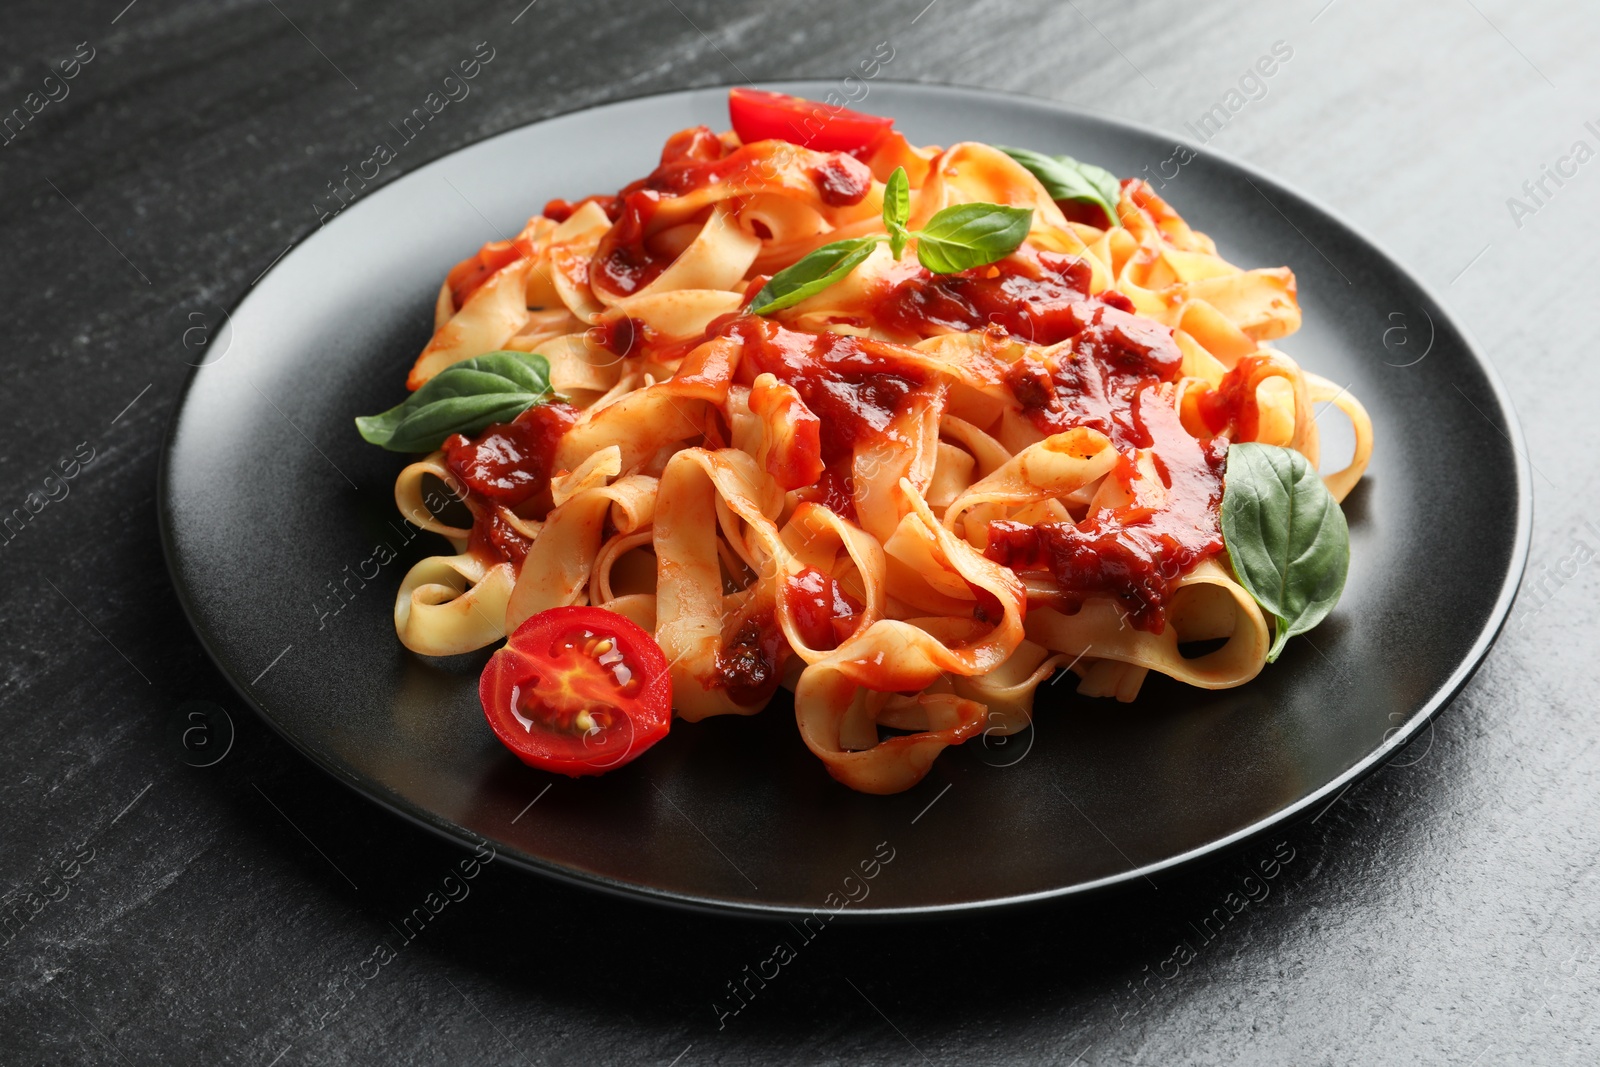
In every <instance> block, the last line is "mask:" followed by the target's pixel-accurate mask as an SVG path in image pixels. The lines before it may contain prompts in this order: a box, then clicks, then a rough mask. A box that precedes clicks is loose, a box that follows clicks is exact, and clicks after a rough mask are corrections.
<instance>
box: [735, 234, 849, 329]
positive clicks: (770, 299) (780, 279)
mask: <svg viewBox="0 0 1600 1067" xmlns="http://www.w3.org/2000/svg"><path fill="white" fill-rule="evenodd" d="M880 240H881V238H879V237H856V238H853V239H851V240H848V241H835V242H833V244H831V245H823V246H822V247H821V248H819V249H817V250H816V251H815V252H813V253H811V254H810V255H809V256H806V257H805V258H804V259H802V260H800V262H798V263H796V264H795V265H794V266H792V267H788V268H786V269H784V270H780V271H779V272H778V273H776V274H774V275H773V276H772V277H771V278H770V279H769V280H768V281H767V284H766V285H763V286H762V287H761V292H759V293H757V294H756V298H755V299H754V300H752V301H751V302H750V312H751V313H752V314H755V315H766V314H769V313H771V312H774V311H781V310H782V309H783V308H786V307H792V306H793V305H795V304H798V303H800V301H802V300H804V299H805V298H806V297H808V296H815V295H816V294H817V293H820V292H822V290H824V289H826V288H827V287H828V286H830V285H832V284H833V283H835V282H837V281H842V280H843V279H844V276H845V275H847V274H849V273H850V272H851V271H853V270H855V269H856V267H858V266H860V265H861V262H862V260H864V259H866V258H867V257H868V256H870V255H872V250H873V249H874V248H876V247H877V246H878V242H879V241H880Z"/></svg>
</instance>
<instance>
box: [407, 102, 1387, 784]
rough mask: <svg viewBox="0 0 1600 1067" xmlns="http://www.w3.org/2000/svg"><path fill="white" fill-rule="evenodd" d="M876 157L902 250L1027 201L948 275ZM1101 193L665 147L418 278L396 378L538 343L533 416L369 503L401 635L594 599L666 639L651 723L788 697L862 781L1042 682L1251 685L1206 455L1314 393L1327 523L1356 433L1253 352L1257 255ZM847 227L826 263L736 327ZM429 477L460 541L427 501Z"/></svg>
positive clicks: (845, 774) (1259, 639)
mask: <svg viewBox="0 0 1600 1067" xmlns="http://www.w3.org/2000/svg"><path fill="white" fill-rule="evenodd" d="M865 118H871V117H870V116H866V117H865ZM874 121H882V122H885V123H886V122H887V120H874ZM802 140H803V139H802ZM814 141H815V139H813V142H814ZM897 171H903V173H904V180H905V195H906V197H907V204H908V217H907V221H906V224H905V227H906V230H907V232H910V233H912V234H913V235H915V234H916V233H919V232H928V231H926V230H924V229H922V228H925V227H928V225H929V223H930V221H931V220H935V219H936V217H938V216H939V213H940V212H941V211H947V209H950V208H952V207H955V206H961V205H979V204H984V205H1003V206H1006V207H1009V208H1013V209H1025V210H1026V211H1028V212H1031V215H1030V216H1029V218H1028V220H1027V222H1026V224H1025V225H1026V238H1025V239H1024V240H1022V242H1021V243H1020V244H1019V245H1018V246H1017V247H1015V249H1014V250H1013V251H1011V252H1010V253H1009V254H1007V255H1005V256H1003V257H1002V258H999V259H998V260H996V261H994V262H992V263H989V264H987V265H983V266H978V267H973V268H970V269H965V270H961V271H955V272H948V273H936V272H933V271H930V270H929V269H928V268H927V267H925V266H924V265H923V264H922V263H921V262H919V258H918V255H919V254H918V253H917V252H915V251H914V250H913V249H912V248H910V247H903V248H900V249H899V254H898V255H896V248H895V246H894V244H893V242H891V241H889V240H886V239H885V238H889V237H892V236H893V231H892V228H891V227H889V226H888V224H886V222H885V196H886V193H887V194H888V195H889V196H890V198H891V204H890V209H891V210H892V209H893V207H894V205H893V203H892V201H893V198H894V197H895V196H896V195H898V194H897V193H896V191H895V190H894V189H891V188H890V187H889V185H888V183H889V182H890V181H891V178H892V177H893V176H894V175H895V174H896V172H897ZM1115 193H1116V197H1115V202H1114V205H1112V206H1113V207H1114V210H1115V213H1116V218H1115V219H1114V220H1113V219H1111V218H1109V217H1108V216H1107V215H1106V214H1105V213H1104V212H1103V211H1098V212H1097V211H1094V210H1092V209H1091V208H1089V207H1088V206H1087V205H1085V204H1084V203H1082V202H1077V201H1070V200H1057V199H1054V198H1053V197H1052V191H1051V190H1047V188H1046V187H1045V185H1044V184H1042V183H1041V180H1040V178H1039V177H1038V176H1036V174H1035V173H1034V172H1033V171H1032V170H1030V169H1029V168H1028V167H1026V166H1024V165H1023V164H1022V163H1019V162H1018V161H1017V159H1015V158H1013V156H1012V155H1008V154H1007V153H1006V152H1003V151H1001V150H998V149H996V148H994V147H991V146H989V145H986V144H981V143H976V142H964V143H959V144H954V145H952V146H950V147H948V148H936V147H917V146H913V145H911V144H910V143H909V142H908V141H907V140H906V139H905V137H904V136H903V135H901V134H900V133H899V132H898V131H895V130H893V129H888V128H885V129H883V130H880V131H879V132H878V133H877V135H876V136H875V138H874V139H873V140H872V141H870V142H869V143H867V144H864V145H862V146H860V147H858V148H857V149H856V150H855V151H853V152H847V151H838V150H831V151H830V150H826V149H825V148H819V147H814V146H813V147H807V145H806V144H804V143H794V142H793V141H786V140H779V139H775V138H768V139H763V140H755V141H750V142H748V143H747V142H746V141H743V140H741V138H740V136H739V135H738V134H737V133H735V132H728V133H723V134H720V135H719V134H715V133H713V132H712V131H711V130H709V129H707V128H705V127H697V128H694V129H689V130H684V131H681V132H679V133H676V134H674V135H673V136H672V137H671V138H669V139H668V141H667V142H666V147H665V149H664V150H663V153H662V156H661V163H660V165H659V167H658V168H657V169H656V170H655V171H654V172H653V173H651V174H650V175H649V176H648V177H647V178H645V179H643V180H642V181H639V182H635V183H633V184H632V185H630V186H628V187H627V188H625V189H624V190H622V192H621V193H620V194H618V195H617V196H597V197H590V198H588V199H586V200H583V201H579V202H578V203H576V204H571V203H567V202H565V201H552V202H551V204H549V205H547V207H546V209H545V210H544V212H543V213H542V214H540V215H538V216H536V217H534V218H533V219H531V220H530V221H529V223H528V225H527V226H526V228H524V229H523V230H522V232H521V233H519V234H518V235H517V236H516V237H515V238H514V239H513V240H510V241H499V242H494V243H491V244H489V245H487V246H485V247H484V248H483V249H482V250H480V252H478V253H477V254H476V255H474V256H472V257H469V258H468V259H467V260H465V261H463V263H461V264H459V265H457V267H456V268H455V269H453V270H452V271H451V272H450V274H449V277H448V279H447V280H446V281H445V283H444V284H443V285H442V286H441V288H440V291H439V295H438V300H437V303H436V307H435V327H436V328H435V333H434V336H433V338H432V340H430V341H429V343H428V344H427V346H426V347H425V348H424V350H423V351H422V353H421V355H420V356H419V357H418V358H417V360H416V363H415V365H414V366H413V367H412V369H411V372H410V377H409V379H408V385H409V386H410V388H412V389H417V388H419V387H421V386H423V385H425V384H426V383H427V382H429V381H430V380H432V379H433V378H435V377H436V376H437V375H439V374H440V373H441V372H443V371H444V370H446V369H447V368H449V367H451V366H453V365H456V364H458V363H460V362H461V361H464V360H467V359H471V358H473V357H480V356H483V355H485V354H487V353H492V352H504V351H509V352H518V353H537V354H538V355H540V356H542V357H544V359H545V360H546V361H547V363H548V368H549V379H550V385H551V387H552V388H553V390H554V391H555V393H556V394H558V395H559V397H560V399H558V400H552V401H550V402H547V403H542V404H538V405H535V406H532V407H529V408H528V409H527V410H526V411H525V412H523V414H521V415H519V416H516V417H515V418H514V419H507V420H505V421H501V422H496V423H494V424H492V425H489V426H487V427H485V428H483V429H481V430H480V431H478V432H475V433H469V434H458V435H455V436H452V437H450V438H449V439H448V440H446V441H445V442H444V444H443V445H442V446H441V447H440V448H438V449H437V450H435V451H433V452H432V453H431V454H429V455H427V456H426V457H425V458H422V459H419V460H417V461H416V462H413V463H411V464H410V465H409V466H407V467H406V468H405V469H404V470H403V471H402V472H401V474H400V476H399V479H398V481H397V483H396V488H395V496H396V501H397V503H398V505H399V507H400V510H401V512H402V513H403V514H405V515H407V516H410V517H413V521H417V522H418V524H419V525H420V526H421V527H422V528H423V529H426V530H428V531H431V532H433V533H435V534H438V535H440V536H441V537H443V538H445V539H447V540H448V541H449V542H450V543H451V545H452V546H453V550H452V552H451V553H449V554H446V555H440V556H435V557H431V558H428V559H425V560H423V561H422V562H420V563H418V564H417V565H416V566H415V567H413V568H412V570H411V572H410V573H409V574H407V575H406V577H405V579H404V581H403V582H402V584H401V587H400V590H399V595H398V597H397V599H396V603H395V613H394V617H395V627H396V630H397V632H398V634H399V637H400V640H401V641H402V642H403V643H404V644H405V646H406V647H407V648H409V649H411V650H413V651H415V652H418V653H422V654H426V655H432V656H444V655H453V654H457V653H464V652H469V651H472V650H475V649H479V648H483V647H486V646H489V645H493V644H495V643H497V642H499V641H501V640H503V639H504V638H505V637H506V636H507V635H508V634H510V633H511V632H512V631H514V630H516V629H517V627H518V626H519V625H520V624H522V623H523V622H524V621H526V620H528V619H530V618H532V617H534V616H535V615H537V614H539V613H540V612H543V611H546V610H547V609H551V608H557V607H563V606H569V605H587V606H591V607H597V608H603V609H607V610H609V611H611V612H615V613H618V614H620V615H622V616H625V617H626V618H627V619H629V620H632V621H633V622H634V623H636V624H637V625H638V626H639V627H641V628H642V629H643V630H644V631H646V632H647V633H649V634H650V635H651V636H653V637H654V639H655V642H656V643H657V644H658V645H659V646H660V650H661V652H662V653H663V654H664V656H665V659H666V661H667V663H668V665H669V666H668V669H669V670H670V678H671V691H672V709H673V713H674V714H675V715H676V716H677V717H678V718H680V719H683V720H687V721H690V722H693V721H697V720H700V719H705V718H709V717H711V716H716V715H753V714H756V713H758V712H760V711H762V709H763V708H765V707H766V706H767V704H768V703H769V701H770V700H771V698H772V697H773V695H774V693H775V692H776V690H777V689H778V688H780V687H782V688H786V689H789V690H791V691H792V692H793V702H794V709H795V715H796V719H797V722H798V726H799V733H800V736H801V738H802V740H803V741H804V743H805V745H806V746H807V747H808V748H809V749H810V751H811V752H813V753H814V754H815V755H816V757H817V758H818V759H819V760H821V761H822V763H823V764H824V765H825V766H826V768H827V770H828V771H829V773H831V774H832V775H833V776H834V777H835V778H836V779H838V780H839V781H840V782H843V783H844V784H845V785H847V786H849V787H851V788H853V789H857V790H861V791H864V792H869V793H892V792H898V791H901V790H904V789H907V788H909V787H911V786H912V785H914V784H915V783H916V782H918V781H919V780H920V779H921V778H922V777H923V776H924V775H925V774H926V773H927V772H928V769H929V767H930V766H931V765H932V763H933V761H934V760H935V759H936V757H937V756H938V755H939V753H940V752H941V751H942V750H943V749H945V748H946V747H948V746H950V745H958V744H961V743H962V742H964V741H966V740H968V739H970V738H972V737H975V736H978V735H980V734H983V733H986V732H987V733H998V734H1008V733H1012V732H1015V731H1017V730H1020V729H1023V728H1024V727H1026V726H1027V724H1028V723H1029V722H1030V721H1031V716H1032V713H1033V701H1034V694H1035V691H1036V689H1037V687H1038V686H1039V685H1040V684H1041V683H1042V682H1044V681H1045V680H1047V679H1049V678H1050V677H1051V676H1052V675H1054V674H1055V672H1057V671H1058V670H1061V669H1063V668H1070V670H1071V671H1072V672H1074V673H1075V674H1076V675H1077V676H1078V678H1079V684H1078V691H1079V692H1080V693H1083V694H1087V695H1090V696H1100V697H1114V698H1116V699H1118V700H1121V701H1130V700H1133V699H1134V698H1135V696H1136V695H1137V694H1138V692H1139V690H1140V688H1141V686H1142V684H1143V682H1144V680H1145V678H1146V677H1147V675H1148V674H1149V673H1150V672H1152V671H1154V672H1156V673H1158V674H1164V675H1167V676H1169V677H1171V678H1173V679H1176V680H1178V681H1180V682H1183V683H1186V684H1189V685H1193V686H1198V687H1202V688H1206V689H1221V688H1226V687H1230V686H1238V685H1242V684H1244V683H1246V682H1249V681H1250V680H1251V679H1252V678H1254V677H1255V676H1256V675H1257V673H1258V672H1260V671H1261V669H1262V667H1263V665H1264V664H1265V663H1266V662H1267V656H1268V650H1269V647H1270V646H1271V644H1272V630H1271V619H1270V617H1269V616H1267V615H1264V614H1263V611H1262V609H1261V607H1260V606H1259V605H1258V603H1257V601H1256V599H1255V598H1254V597H1253V596H1252V595H1251V593H1250V592H1249V591H1248V590H1247V589H1246V588H1245V587H1244V586H1242V585H1241V583H1240V581H1239V580H1237V579H1236V577H1235V575H1234V573H1233V572H1232V570H1231V569H1230V566H1229V562H1228V555H1227V553H1226V551H1225V548H1224V542H1223V536H1222V532H1221V529H1220V526H1219V518H1218V516H1219V507H1220V502H1221V500H1222V496H1223V490H1224V465H1225V461H1226V456H1227V452H1228V446H1229V444H1230V442H1245V441H1250V442H1259V443H1262V444H1267V445H1276V446H1283V447H1286V448H1288V449H1292V450H1294V451H1296V452H1298V453H1300V454H1301V455H1303V456H1304V457H1305V458H1306V460H1308V461H1309V462H1310V463H1311V464H1312V465H1313V467H1314V466H1315V464H1316V463H1317V462H1318V458H1319V455H1318V454H1319V442H1318V434H1317V424H1316V421H1315V419H1314V405H1315V404H1318V403H1331V404H1333V405H1335V406H1336V407H1337V408H1338V409H1339V410H1341V411H1342V412H1344V414H1345V415H1346V416H1347V417H1348V418H1349V420H1350V422H1351V423H1352V425H1353V427H1354V430H1355V437H1356V447H1355V452H1354V456H1353V458H1352V459H1351V461H1350V463H1349V464H1348V465H1346V466H1345V467H1344V468H1343V469H1341V470H1338V471H1334V472H1329V473H1327V474H1326V475H1325V477H1324V483H1325V484H1326V486H1327V488H1328V490H1329V492H1331V493H1332V495H1333V496H1334V497H1335V498H1336V499H1342V498H1343V497H1344V496H1345V495H1346V494H1347V493H1349V492H1350V491H1351V489H1352V487H1353V486H1354V485H1355V484H1356V482H1357V481H1358V480H1359V479H1360V477H1361V474H1362V471H1363V470H1364V468H1365V466H1366V464H1367V461H1368V458H1369V457H1370V454H1371V448H1372V426H1371V422H1370V420H1369V418H1368V417H1367V415H1366V412H1365V411H1364V410H1363V409H1362V407H1361V405H1360V403H1359V402H1358V401H1357V400H1356V399H1355V398H1354V397H1352V396H1350V395H1349V394H1348V393H1347V392H1345V391H1343V390H1340V389H1338V388H1337V387H1336V386H1334V385H1333V384H1332V383H1330V382H1329V381H1327V380H1326V379H1323V378H1320V377H1318V376H1317V375H1315V374H1312V373H1310V372H1308V371H1305V370H1303V369H1302V368H1301V367H1300V366H1299V365H1298V364H1297V363H1296V362H1295V361H1294V360H1293V359H1292V358H1291V357H1290V356H1289V355H1287V354H1285V353H1284V352H1283V351H1281V350H1280V349H1278V348H1277V347H1276V346H1275V342H1277V341H1279V340H1280V339H1282V338H1284V337H1286V336H1287V335H1289V334H1291V333H1293V332H1294V330H1295V329H1296V328H1297V327H1298V326H1299V324H1300V310H1299V307H1298V304H1297V301H1296V290H1295V279H1294V276H1293V274H1292V273H1291V272H1290V271H1289V270H1288V269H1287V268H1281V267H1280V268H1269V269H1249V270H1247V269H1242V268H1240V267H1237V266H1234V265H1233V264H1231V263H1228V262H1227V261H1225V260H1224V259H1222V258H1221V257H1220V256H1218V255H1217V253H1216V248H1215V245H1214V244H1213V242H1212V241H1211V240H1210V239H1209V238H1208V237H1206V236H1205V235H1204V234H1201V233H1199V232H1197V231H1195V230H1192V229H1190V227H1189V226H1188V225H1187V224H1186V223H1185V222H1184V220H1183V219H1182V218H1181V217H1180V216H1179V215H1178V214H1177V213H1176V212H1175V211H1174V210H1173V209H1172V208H1171V207H1170V206H1169V205H1168V204H1167V203H1166V202H1165V201H1163V200H1162V199H1161V198H1160V197H1159V196H1157V195H1156V193H1155V192H1154V191H1153V190H1152V189H1151V188H1150V186H1149V185H1147V184H1146V183H1144V182H1142V181H1139V180H1136V179H1135V180H1128V181H1124V182H1121V183H1120V186H1118V187H1116V189H1115ZM1019 232H1020V231H1019ZM863 238H865V239H869V240H868V241H867V242H866V244H864V245H862V246H861V247H863V248H870V251H867V252H864V253H862V254H863V255H864V258H862V259H860V261H859V262H858V263H857V264H856V265H854V266H853V268H851V269H849V271H848V273H847V274H845V275H844V276H843V277H840V278H838V279H837V280H835V281H833V282H832V284H828V285H826V286H825V287H822V288H820V289H819V290H818V291H815V292H813V293H811V294H810V295H806V296H804V297H803V298H800V299H798V300H795V301H793V302H792V303H790V304H789V305H788V306H785V307H782V308H779V309H777V310H773V311H770V312H767V313H763V314H754V313H752V312H751V307H752V301H753V300H755V299H756V298H757V296H758V294H759V293H761V291H762V290H763V287H764V286H766V285H768V284H769V279H770V278H771V277H772V276H773V275H776V274H778V273H779V272H780V271H783V270H785V269H786V268H792V267H794V266H795V265H796V264H797V263H799V262H800V261H801V260H802V259H804V258H805V257H807V256H809V255H812V254H813V253H817V252H818V250H819V249H824V248H825V246H830V245H833V244H834V243H836V242H841V241H851V240H856V239H863ZM931 240H932V238H931V237H924V238H922V241H923V243H924V244H926V243H929V242H931ZM435 479H436V480H438V481H441V482H443V483H444V484H445V485H446V486H448V487H449V489H450V490H451V491H452V493H453V494H454V495H455V496H456V497H457V498H458V499H459V500H460V501H461V502H463V503H464V504H465V512H464V513H463V514H464V516H465V517H454V518H453V517H452V516H451V514H450V513H449V509H446V513H444V514H435V513H433V512H432V511H430V510H429V509H428V506H427V505H426V503H425V502H424V501H425V500H427V499H429V494H428V491H427V488H428V486H430V485H431V484H432V481H433V480H435ZM1341 581H1342V574H1341Z"/></svg>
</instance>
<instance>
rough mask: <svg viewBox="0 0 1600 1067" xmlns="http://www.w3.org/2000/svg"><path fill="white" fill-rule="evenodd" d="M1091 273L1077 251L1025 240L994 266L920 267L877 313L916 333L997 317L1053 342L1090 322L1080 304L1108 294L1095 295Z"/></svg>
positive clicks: (1013, 330) (1035, 339)
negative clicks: (947, 270)
mask: <svg viewBox="0 0 1600 1067" xmlns="http://www.w3.org/2000/svg"><path fill="white" fill-rule="evenodd" d="M1091 274H1092V272H1091V271H1090V268H1089V265H1088V264H1087V263H1085V262H1084V261H1083V260H1081V259H1079V258H1078V257H1076V256H1063V255H1057V254H1056V253H1054V252H1040V251H1034V250H1032V249H1030V248H1028V247H1026V246H1025V247H1024V248H1022V249H1020V250H1018V252H1017V253H1016V254H1014V255H1011V256H1008V257H1006V258H1005V259H1003V260H1001V261H1000V262H999V263H995V264H993V265H992V266H988V267H977V268H974V269H973V270H968V271H962V272H961V273H960V274H933V273H932V272H930V271H928V270H925V269H923V268H920V267H919V268H918V269H917V270H916V272H915V273H914V274H913V275H912V276H911V277H910V278H908V279H907V280H905V281H903V282H901V283H900V284H899V285H897V286H895V287H894V288H893V289H891V290H890V291H889V292H888V293H886V294H885V295H884V297H883V299H882V301H881V302H880V303H879V305H878V308H877V319H878V323H879V325H881V326H883V327H885V328H887V329H889V330H893V331H896V332H899V333H905V334H910V335H913V336H916V337H927V336H931V335H932V334H935V333H944V332H948V331H951V330H961V331H969V330H981V329H983V328H984V327H986V326H988V325H989V324H990V323H996V324H998V325H1000V326H1003V327H1004V328H1005V329H1006V331H1007V332H1008V333H1010V334H1012V335H1014V336H1016V337H1020V338H1021V339H1023V340H1024V341H1029V342H1032V343H1033V344H1038V345H1053V344H1056V343H1057V342H1059V341H1065V340H1066V339H1067V338H1069V337H1072V336H1073V335H1075V334H1077V333H1078V332H1079V331H1080V330H1082V329H1083V325H1084V323H1083V315H1082V312H1081V310H1075V309H1079V307H1080V305H1086V304H1087V305H1088V306H1098V305H1099V304H1101V303H1105V302H1108V301H1103V300H1100V299H1095V300H1090V299H1089V280H1090V277H1091ZM1111 295H1113V296H1114V297H1115V298H1116V299H1118V300H1123V299H1125V298H1123V297H1122V296H1121V294H1120V293H1117V294H1111Z"/></svg>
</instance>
